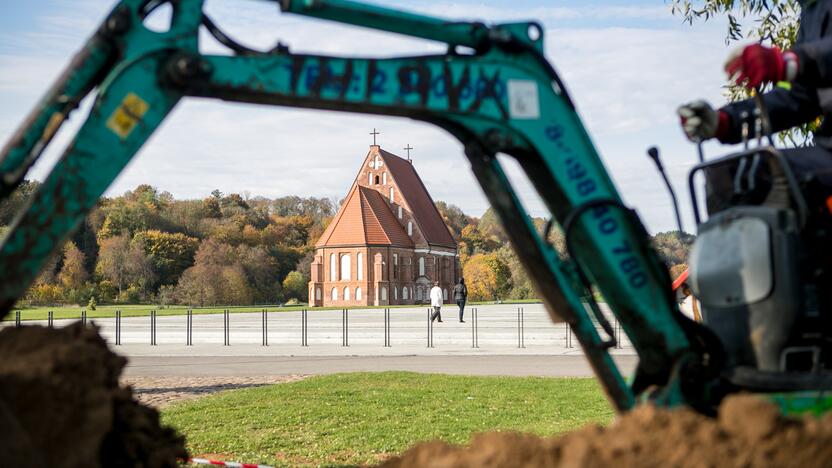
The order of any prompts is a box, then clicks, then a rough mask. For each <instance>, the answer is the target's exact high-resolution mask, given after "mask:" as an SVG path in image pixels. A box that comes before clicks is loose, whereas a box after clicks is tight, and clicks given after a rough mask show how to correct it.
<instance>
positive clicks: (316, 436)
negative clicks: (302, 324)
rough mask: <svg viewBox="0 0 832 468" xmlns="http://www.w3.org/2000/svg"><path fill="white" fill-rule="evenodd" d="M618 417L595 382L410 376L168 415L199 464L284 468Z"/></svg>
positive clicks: (314, 387) (286, 390)
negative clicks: (205, 458)
mask: <svg viewBox="0 0 832 468" xmlns="http://www.w3.org/2000/svg"><path fill="white" fill-rule="evenodd" d="M448 359H453V357H449V358H448ZM612 417H613V410H612V408H611V407H610V406H609V404H608V403H607V401H606V399H605V398H604V396H603V394H602V392H601V390H600V387H599V386H598V384H597V383H596V381H595V380H594V379H571V378H570V379H566V378H562V379H555V378H536V377H534V378H521V377H465V376H448V375H434V374H416V373H409V372H384V373H354V374H337V375H330V376H321V377H313V378H309V379H307V380H302V381H299V382H293V383H287V384H279V385H272V386H268V387H258V388H251V389H244V390H235V391H228V392H223V393H220V394H218V395H214V396H210V397H206V398H202V399H199V400H194V401H189V402H183V403H180V404H176V405H173V406H170V407H168V408H165V409H164V410H163V412H162V419H163V421H164V422H165V423H166V424H170V425H173V426H175V427H176V428H178V429H179V430H180V431H181V432H182V433H184V434H185V435H186V437H187V440H188V448H189V450H190V451H191V454H192V456H199V455H206V454H207V455H209V456H211V457H221V458H223V459H226V460H230V461H240V462H247V463H265V464H272V465H280V466H298V465H304V466H309V465H313V466H317V465H343V464H360V463H370V462H377V461H380V460H382V459H384V458H386V457H387V456H389V455H392V454H397V453H400V452H402V451H404V450H405V449H407V448H408V447H410V446H411V445H413V444H414V443H416V442H419V441H424V440H430V439H437V438H438V439H442V440H445V441H448V442H451V443H457V444H464V443H466V442H467V441H468V440H469V438H470V436H471V435H472V434H474V433H477V432H483V431H493V430H502V431H509V430H511V431H523V432H532V433H536V434H542V435H551V434H557V433H560V432H563V431H568V430H571V429H575V428H578V427H580V426H583V425H584V424H586V423H588V422H597V423H601V424H606V423H608V422H610V421H611V420H612Z"/></svg>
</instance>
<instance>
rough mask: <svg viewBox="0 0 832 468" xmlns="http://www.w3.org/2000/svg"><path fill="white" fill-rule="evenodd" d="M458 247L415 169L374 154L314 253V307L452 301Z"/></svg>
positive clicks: (387, 155)
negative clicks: (436, 292) (437, 290)
mask: <svg viewBox="0 0 832 468" xmlns="http://www.w3.org/2000/svg"><path fill="white" fill-rule="evenodd" d="M458 274H459V268H458V255H457V245H456V242H455V241H454V239H453V236H452V235H451V233H450V231H449V229H448V227H447V225H446V224H445V222H444V220H443V219H442V216H441V215H440V214H439V210H437V208H436V205H435V204H434V202H433V199H431V197H430V194H429V193H428V191H427V189H426V188H425V185H424V183H423V182H422V179H421V178H420V177H419V175H418V174H417V173H416V170H415V169H414V167H413V164H412V162H411V161H409V160H407V159H403V158H401V157H399V156H396V155H394V154H392V153H389V152H387V151H384V150H383V149H381V147H380V146H378V145H372V146H370V151H369V152H368V153H367V156H366V157H365V158H364V162H363V163H362V165H361V170H359V172H358V175H357V176H356V178H355V181H354V182H353V184H352V186H351V187H350V190H349V192H348V193H347V197H346V198H345V199H344V202H343V203H342V204H341V207H340V209H339V210H338V213H337V214H336V215H335V217H334V218H333V220H332V222H331V223H330V224H329V226H328V227H327V228H326V230H325V231H324V233H323V234H322V235H321V237H320V239H319V240H318V242H317V244H316V245H315V255H314V260H313V262H312V266H311V281H310V282H309V305H310V306H316V307H321V306H336V307H340V306H343V307H347V306H362V305H363V306H368V305H378V306H384V305H398V304H424V303H429V302H430V298H429V291H430V289H431V288H432V287H433V283H434V282H435V281H439V283H440V287H441V288H442V291H443V297H444V299H445V301H446V302H451V301H452V300H453V292H452V291H453V286H454V284H455V283H456V280H457V277H458Z"/></svg>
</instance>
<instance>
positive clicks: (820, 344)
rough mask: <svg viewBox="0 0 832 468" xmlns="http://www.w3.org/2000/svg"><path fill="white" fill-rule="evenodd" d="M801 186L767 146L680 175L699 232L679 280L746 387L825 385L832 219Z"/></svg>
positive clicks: (831, 352) (729, 370) (831, 348)
mask: <svg viewBox="0 0 832 468" xmlns="http://www.w3.org/2000/svg"><path fill="white" fill-rule="evenodd" d="M700 171H701V172H703V173H704V175H705V187H706V204H707V210H708V214H709V218H708V219H707V220H706V221H704V222H703V221H702V220H701V218H700V209H699V203H698V201H697V192H696V188H695V185H694V176H695V175H696V174H697V173H698V172H700ZM802 182H803V181H801V182H799V181H798V180H797V179H796V178H795V176H794V174H793V172H792V170H791V168H790V167H789V164H788V162H787V161H786V158H784V157H783V155H782V153H780V152H778V151H777V150H776V149H774V148H773V147H771V146H760V147H757V148H754V149H751V150H746V151H743V152H740V153H736V154H732V155H729V156H726V157H723V158H719V159H716V160H712V161H708V162H704V163H701V164H699V165H697V166H695V167H694V168H693V169H692V170H691V172H690V175H689V189H690V194H691V200H692V203H693V209H694V216H695V218H696V223H697V226H698V236H697V239H696V241H695V242H694V245H693V247H692V249H691V253H690V257H689V260H688V266H689V280H688V281H689V284H690V286H691V289H692V291H693V293H694V295H695V296H696V298H697V299H698V300H699V301H700V303H701V307H702V319H703V322H704V324H705V325H706V326H708V327H709V328H710V329H711V330H712V331H713V332H714V333H715V334H716V335H717V336H718V337H719V339H720V341H721V342H722V345H723V347H724V350H725V354H726V369H725V373H724V374H725V376H726V378H727V379H728V380H729V381H730V382H731V383H732V384H734V385H737V386H739V387H742V388H747V389H749V390H754V391H787V390H801V389H818V388H832V372H827V371H830V370H832V327H831V326H830V325H832V324H830V315H832V303H831V302H830V295H831V294H830V293H832V291H829V290H830V289H831V288H832V283H829V279H830V273H831V272H830V271H828V270H830V269H832V265H830V263H829V262H828V259H829V258H830V256H829V254H828V250H829V249H830V248H829V247H827V246H828V245H829V243H830V242H832V239H830V236H829V235H828V233H829V232H832V231H830V230H829V229H827V226H826V225H827V224H828V223H829V222H830V218H832V216H830V214H829V211H828V210H827V209H826V207H825V206H821V207H815V206H814V205H812V204H811V203H810V204H808V205H807V198H806V197H805V196H804V194H805V193H806V192H805V191H806V189H807V188H806V187H805V186H804V185H803V184H802ZM810 201H812V200H810ZM795 374H802V375H801V377H800V378H795Z"/></svg>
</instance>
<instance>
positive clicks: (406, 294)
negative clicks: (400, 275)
mask: <svg viewBox="0 0 832 468" xmlns="http://www.w3.org/2000/svg"><path fill="white" fill-rule="evenodd" d="M408 295H409V294H408V292H407V286H405V287H403V288H402V299H403V300H405V301H406V300H407V296H408Z"/></svg>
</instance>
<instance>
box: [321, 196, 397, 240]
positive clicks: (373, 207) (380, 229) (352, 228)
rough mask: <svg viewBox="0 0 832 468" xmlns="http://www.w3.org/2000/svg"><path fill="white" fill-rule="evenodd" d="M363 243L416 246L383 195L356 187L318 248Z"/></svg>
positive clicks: (324, 234) (327, 229) (330, 224)
mask: <svg viewBox="0 0 832 468" xmlns="http://www.w3.org/2000/svg"><path fill="white" fill-rule="evenodd" d="M364 244H369V245H395V246H401V247H411V248H412V247H413V241H412V240H411V239H410V236H408V235H407V233H406V232H405V231H404V228H402V226H401V225H400V224H399V222H398V221H397V220H396V217H395V215H393V212H392V211H390V208H389V207H388V205H387V202H386V201H385V200H384V198H383V197H382V195H381V194H380V193H378V192H377V191H375V190H373V189H370V188H367V187H362V186H360V185H358V184H355V185H353V188H352V190H351V191H350V193H349V194H348V195H347V199H346V200H345V201H344V204H343V205H342V206H341V209H340V210H338V214H336V215H335V218H334V219H333V220H332V222H331V223H329V226H327V228H326V230H325V231H324V233H323V234H322V235H321V238H320V239H319V240H318V242H317V244H315V247H328V246H336V245H364Z"/></svg>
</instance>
